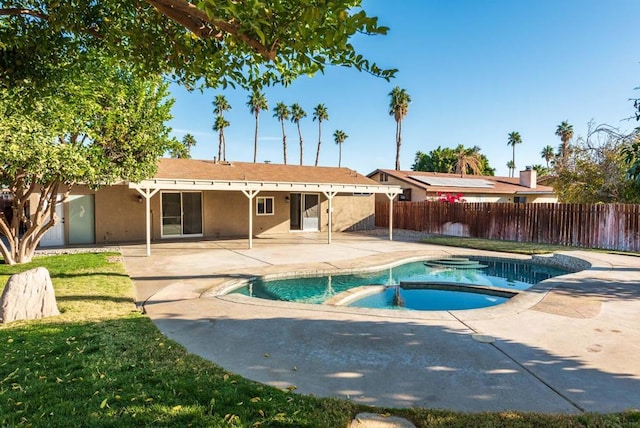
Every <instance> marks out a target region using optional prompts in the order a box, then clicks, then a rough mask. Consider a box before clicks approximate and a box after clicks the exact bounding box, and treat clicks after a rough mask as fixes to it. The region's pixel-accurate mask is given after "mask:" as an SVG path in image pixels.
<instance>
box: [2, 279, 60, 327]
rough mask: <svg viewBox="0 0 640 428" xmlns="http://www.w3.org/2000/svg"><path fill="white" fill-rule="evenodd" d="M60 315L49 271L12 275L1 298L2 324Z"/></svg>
mask: <svg viewBox="0 0 640 428" xmlns="http://www.w3.org/2000/svg"><path fill="white" fill-rule="evenodd" d="M52 315H60V311H58V306H57V304H56V296H55V293H54V291H53V284H52V283H51V277H50V276H49V271H48V270H47V269H45V268H43V267H39V268H35V269H31V270H28V271H25V272H22V273H17V274H15V275H11V277H10V278H9V281H7V285H6V286H5V287H4V291H3V292H2V297H0V322H3V323H8V322H11V321H17V320H31V319H36V318H44V317H49V316H52Z"/></svg>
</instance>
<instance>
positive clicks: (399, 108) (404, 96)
mask: <svg viewBox="0 0 640 428" xmlns="http://www.w3.org/2000/svg"><path fill="white" fill-rule="evenodd" d="M389 97H391V101H390V102H389V115H390V116H393V118H394V119H395V121H396V170H400V146H401V145H402V121H403V120H404V118H405V116H406V115H407V113H408V112H409V103H410V102H411V97H410V96H409V94H408V93H407V91H406V90H405V89H401V88H400V87H399V86H396V87H395V88H393V89H392V90H391V92H389Z"/></svg>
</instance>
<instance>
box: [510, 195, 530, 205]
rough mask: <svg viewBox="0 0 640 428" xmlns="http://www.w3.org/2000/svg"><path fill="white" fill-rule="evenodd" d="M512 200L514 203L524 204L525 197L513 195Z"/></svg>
mask: <svg viewBox="0 0 640 428" xmlns="http://www.w3.org/2000/svg"><path fill="white" fill-rule="evenodd" d="M513 202H514V203H516V204H524V203H526V202H527V197H526V196H514V197H513Z"/></svg>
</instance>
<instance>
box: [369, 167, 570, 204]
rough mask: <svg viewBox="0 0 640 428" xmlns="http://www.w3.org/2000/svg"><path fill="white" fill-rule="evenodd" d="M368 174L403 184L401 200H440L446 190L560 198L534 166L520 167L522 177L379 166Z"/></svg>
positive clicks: (468, 196)
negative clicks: (542, 181)
mask: <svg viewBox="0 0 640 428" xmlns="http://www.w3.org/2000/svg"><path fill="white" fill-rule="evenodd" d="M368 177H369V178H371V179H373V180H375V181H377V182H378V183H380V184H395V185H398V186H401V187H402V194H401V195H400V200H404V201H424V200H436V199H439V198H440V195H442V194H453V195H458V194H461V195H462V198H463V199H464V201H465V202H520V203H525V202H526V203H536V202H558V197H557V195H556V194H555V192H554V191H553V187H549V186H540V185H538V184H537V182H536V171H535V170H533V169H526V170H524V171H520V177H491V176H481V175H465V176H463V177H461V176H460V175H459V174H445V173H439V172H424V171H396V170H393V169H377V170H375V171H373V172H372V173H371V174H369V175H368ZM380 200H382V199H380Z"/></svg>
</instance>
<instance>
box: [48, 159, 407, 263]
mask: <svg viewBox="0 0 640 428" xmlns="http://www.w3.org/2000/svg"><path fill="white" fill-rule="evenodd" d="M400 192H401V190H400V188H399V187H398V186H389V185H386V184H380V183H376V182H375V181H373V180H371V179H369V178H367V177H366V176H364V175H362V174H359V173H358V172H356V171H353V170H351V169H348V168H329V167H313V166H297V165H276V164H266V163H264V164H260V163H244V162H213V161H203V160H195V159H160V160H159V162H158V172H157V173H156V174H155V177H154V178H152V179H149V180H144V181H142V182H141V183H127V182H122V183H118V184H116V185H112V186H108V187H104V188H101V189H100V190H97V191H93V190H91V189H89V188H87V187H85V186H75V187H74V188H73V190H72V193H71V195H70V196H69V199H68V201H67V202H65V203H64V204H59V206H58V208H59V209H58V216H59V217H60V218H63V219H64V221H61V222H59V223H58V224H57V225H56V226H55V227H54V229H52V230H50V231H48V232H47V235H46V236H45V237H44V238H43V241H42V242H41V246H62V245H77V244H94V243H95V244H110V243H119V242H136V241H145V240H146V241H147V243H149V242H150V241H151V240H162V239H166V238H203V239H217V238H232V237H241V236H245V237H247V236H248V238H249V246H251V242H252V241H251V240H252V238H253V237H254V236H261V235H268V234H275V233H289V232H305V231H316V232H317V231H327V232H328V238H329V242H330V241H331V233H330V231H345V230H358V229H370V228H373V227H374V212H375V207H374V205H375V203H374V201H375V197H374V194H376V193H382V194H387V195H388V197H387V198H392V197H394V196H396V195H397V194H399V193H400ZM387 200H388V199H387ZM330 209H331V212H332V213H333V215H332V216H329V210H330ZM148 248H149V247H148ZM148 251H149V250H148Z"/></svg>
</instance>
